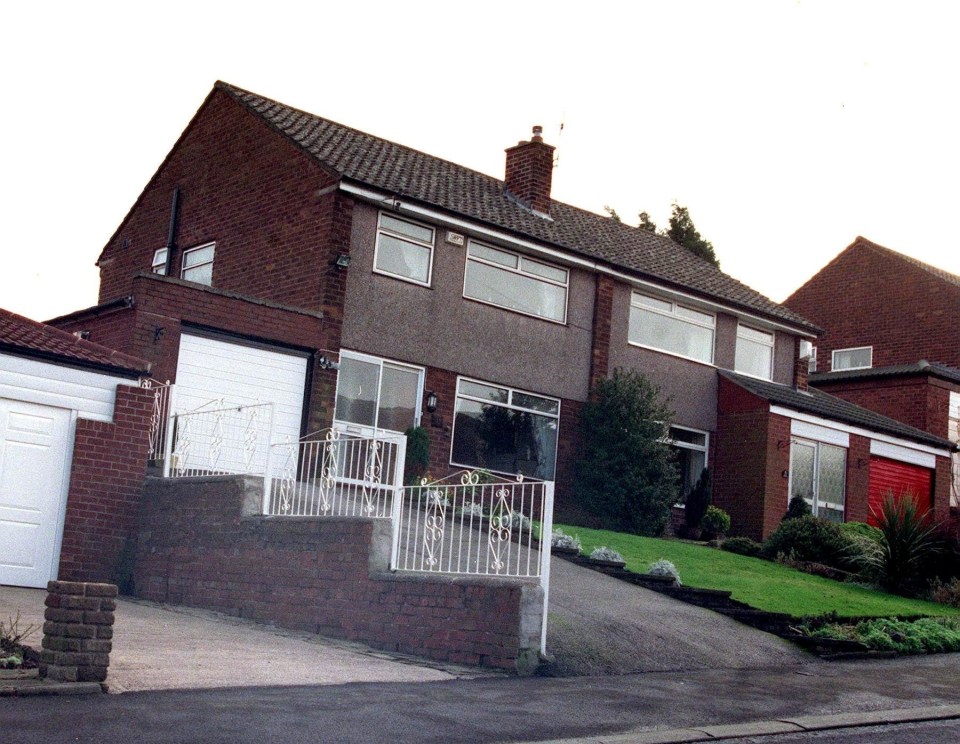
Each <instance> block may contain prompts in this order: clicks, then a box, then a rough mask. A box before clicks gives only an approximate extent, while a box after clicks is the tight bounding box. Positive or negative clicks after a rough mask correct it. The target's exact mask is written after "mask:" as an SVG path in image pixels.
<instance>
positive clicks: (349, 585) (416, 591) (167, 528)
mask: <svg viewBox="0 0 960 744" xmlns="http://www.w3.org/2000/svg"><path fill="white" fill-rule="evenodd" d="M261 493H262V490H261V486H260V482H259V480H258V479H254V478H244V477H210V478H189V479H177V480H161V479H155V478H148V479H147V485H146V488H145V494H144V500H143V506H142V511H141V521H140V531H139V539H138V548H137V556H136V564H135V568H134V591H135V594H136V595H137V596H140V597H144V598H146V599H151V600H155V601H160V602H171V603H174V604H183V605H189V606H194V607H204V608H207V609H213V610H218V611H220V612H225V613H229V614H232V615H238V616H241V617H246V618H251V619H254V620H258V621H261V622H269V623H274V624H276V625H278V626H282V627H285V628H292V629H296V630H306V631H310V632H314V633H319V634H322V635H327V636H332V637H336V638H344V639H347V640H351V641H360V642H363V643H367V644H369V645H371V646H374V647H377V648H382V649H386V650H389V651H398V652H401V653H408V654H415V655H419V656H425V657H429V658H432V659H438V660H441V661H450V662H455V663H462V664H472V665H481V666H489V667H496V668H501V669H510V670H516V671H518V672H520V673H529V672H530V671H532V670H533V669H534V668H535V667H536V665H537V663H538V652H539V646H540V623H541V615H542V611H543V595H542V591H541V589H540V587H539V586H538V585H536V584H532V583H529V582H520V581H517V580H512V579H497V578H480V577H462V576H457V577H455V576H440V575H425V574H404V573H391V572H389V570H388V562H389V555H390V530H391V525H390V523H389V521H387V520H370V519H360V518H352V517H324V518H312V517H300V518H289V517H262V516H257V514H256V512H257V511H259V505H260V504H259V502H260V498H261Z"/></svg>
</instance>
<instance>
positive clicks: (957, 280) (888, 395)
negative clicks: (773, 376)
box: [785, 237, 960, 509]
mask: <svg viewBox="0 0 960 744" xmlns="http://www.w3.org/2000/svg"><path fill="white" fill-rule="evenodd" d="M785 304H786V305H788V306H789V307H791V308H793V309H794V310H796V311H797V312H798V313H801V314H803V315H804V316H805V317H808V318H810V319H812V320H813V321H814V322H816V323H817V324H818V325H820V326H821V327H822V328H824V333H823V335H822V336H821V338H820V339H819V340H818V342H817V352H816V355H815V356H814V357H813V358H812V360H811V366H810V371H811V375H810V384H811V385H814V386H816V388H817V389H819V390H822V391H824V392H827V393H830V394H832V395H836V396H838V397H841V398H843V399H845V400H848V401H851V402H852V403H856V404H857V405H859V406H863V407H865V408H869V409H870V410H873V411H876V412H878V413H881V414H883V415H885V416H888V417H890V418H893V419H896V420H897V421H901V422H903V423H905V424H909V425H910V426H913V427H916V428H918V429H922V430H923V431H926V432H929V433H930V434H933V435H935V436H937V437H941V438H944V439H949V440H951V441H953V442H960V276H956V275H955V274H950V273H949V272H946V271H944V270H942V269H938V268H936V267H934V266H930V265H928V264H925V263H923V262H921V261H918V260H916V259H914V258H910V257H909V256H904V255H903V254H901V253H897V252H896V251H893V250H891V249H889V248H885V247H883V246H881V245H877V244H876V243H873V242H871V241H869V240H867V239H865V238H862V237H858V238H857V239H856V240H854V241H853V243H851V244H850V245H849V246H847V247H846V248H845V249H844V250H843V251H841V253H840V254H839V255H838V256H837V257H836V258H834V259H833V260H832V261H831V262H830V263H828V264H827V265H826V266H824V267H823V268H822V269H821V270H820V271H818V272H817V273H816V274H815V275H814V276H813V277H812V278H811V279H810V280H809V281H807V282H806V283H805V284H804V285H803V286H802V287H800V288H799V289H797V290H796V291H795V292H794V293H793V294H792V295H791V296H790V297H789V298H788V299H787V300H786V301H785ZM953 457H954V464H953V477H952V495H951V505H952V506H953V507H954V509H956V507H957V506H958V505H960V501H958V499H960V455H958V454H957V453H954V456H953ZM924 488H925V486H924V484H923V482H922V481H921V482H920V483H917V484H914V489H924Z"/></svg>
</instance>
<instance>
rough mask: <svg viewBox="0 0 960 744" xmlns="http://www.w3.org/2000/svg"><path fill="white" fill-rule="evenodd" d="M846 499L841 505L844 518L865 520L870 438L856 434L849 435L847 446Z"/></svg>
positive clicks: (868, 481)
mask: <svg viewBox="0 0 960 744" xmlns="http://www.w3.org/2000/svg"><path fill="white" fill-rule="evenodd" d="M846 475H847V482H846V500H845V502H844V506H843V516H844V520H845V521H847V522H866V521H867V516H868V515H869V513H870V505H869V503H868V500H869V495H870V440H869V439H868V438H867V437H861V436H858V435H856V434H851V435H850V446H849V448H847V473H846Z"/></svg>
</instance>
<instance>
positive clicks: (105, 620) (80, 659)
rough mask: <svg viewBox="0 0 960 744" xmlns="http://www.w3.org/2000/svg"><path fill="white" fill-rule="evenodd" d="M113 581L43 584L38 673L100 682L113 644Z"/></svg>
mask: <svg viewBox="0 0 960 744" xmlns="http://www.w3.org/2000/svg"><path fill="white" fill-rule="evenodd" d="M116 597H117V587H116V585H115V584H92V583H83V582H76V581H51V582H49V583H48V584H47V600H46V606H47V608H46V611H45V612H44V619H45V620H46V622H44V624H43V650H42V651H41V653H40V676H41V677H45V678H46V679H50V680H57V681H61V682H103V681H104V680H105V679H106V678H107V667H108V666H109V665H110V650H111V649H112V647H113V619H114V618H113V613H114V610H115V609H116V607H117V600H116Z"/></svg>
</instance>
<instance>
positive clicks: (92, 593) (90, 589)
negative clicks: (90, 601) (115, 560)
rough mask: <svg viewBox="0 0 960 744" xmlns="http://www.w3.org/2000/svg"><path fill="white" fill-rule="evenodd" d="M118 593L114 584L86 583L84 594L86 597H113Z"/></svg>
mask: <svg viewBox="0 0 960 744" xmlns="http://www.w3.org/2000/svg"><path fill="white" fill-rule="evenodd" d="M117 594H119V590H118V588H117V585H116V584H87V591H86V595H87V596H88V597H108V598H113V597H116V596H117Z"/></svg>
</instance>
